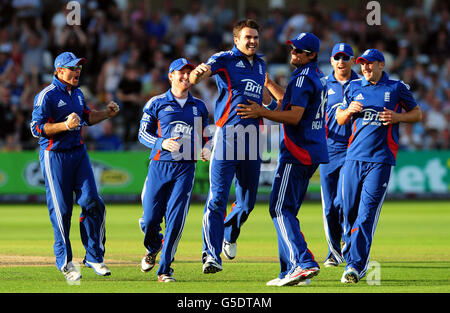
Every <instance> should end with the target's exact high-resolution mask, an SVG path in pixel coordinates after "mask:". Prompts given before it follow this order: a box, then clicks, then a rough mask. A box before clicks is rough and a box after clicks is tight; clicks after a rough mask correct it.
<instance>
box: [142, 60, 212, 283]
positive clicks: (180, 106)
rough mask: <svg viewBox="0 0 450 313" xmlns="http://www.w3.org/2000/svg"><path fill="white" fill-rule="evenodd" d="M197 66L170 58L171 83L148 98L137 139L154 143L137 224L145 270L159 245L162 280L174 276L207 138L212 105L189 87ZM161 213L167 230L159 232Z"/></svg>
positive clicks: (206, 152) (207, 152)
mask: <svg viewBox="0 0 450 313" xmlns="http://www.w3.org/2000/svg"><path fill="white" fill-rule="evenodd" d="M193 68H194V65H192V64H191V63H189V62H188V60H186V59H185V58H180V59H176V60H175V61H173V62H172V63H171V65H170V67H169V73H168V77H169V81H170V84H171V88H170V89H169V90H168V91H167V92H166V93H164V94H161V95H159V96H155V97H153V98H151V99H150V100H149V101H148V102H147V103H146V104H145V107H144V110H143V111H144V113H143V115H142V119H141V123H140V129H139V135H138V138H139V141H140V142H141V143H142V144H143V145H145V146H147V147H148V148H150V149H152V152H151V154H150V160H151V161H150V165H149V167H148V174H147V178H146V180H145V183H144V188H143V190H142V196H141V198H142V206H143V216H142V218H141V219H140V220H139V224H140V228H141V230H142V232H143V233H144V246H145V248H146V250H147V252H146V255H145V256H144V258H143V259H142V261H141V270H142V271H143V272H148V271H150V270H151V269H152V268H153V267H154V266H155V261H156V256H157V254H158V252H159V251H161V260H160V263H159V268H158V271H157V273H156V274H157V275H158V281H159V282H174V281H175V278H174V277H173V270H172V268H171V267H170V265H171V263H172V261H173V259H174V256H175V252H176V250H177V247H178V243H179V241H180V238H181V234H182V232H183V227H184V223H185V220H186V216H187V213H188V210H189V205H190V202H191V195H192V188H193V186H194V175H195V164H196V160H197V151H200V150H199V148H200V147H204V146H205V145H206V143H207V141H208V138H204V137H203V134H204V129H205V128H206V126H208V110H207V108H206V105H205V103H204V102H203V101H202V100H200V99H197V98H194V97H193V96H192V95H191V94H190V92H189V89H190V88H191V84H190V83H189V73H190V72H191V71H192V69H193ZM209 156H210V150H209V149H208V148H207V147H204V148H203V149H201V153H200V157H201V159H202V160H203V161H207V160H208V159H209ZM163 218H164V219H165V232H164V236H163V235H162V234H161V233H160V232H161V223H162V221H163ZM163 238H164V240H163ZM163 242H164V244H163Z"/></svg>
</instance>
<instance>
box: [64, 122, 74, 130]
mask: <svg viewBox="0 0 450 313" xmlns="http://www.w3.org/2000/svg"><path fill="white" fill-rule="evenodd" d="M64 124H65V125H66V128H67V130H72V128H70V127H69V123H67V121H65V122H64Z"/></svg>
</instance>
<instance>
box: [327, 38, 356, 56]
mask: <svg viewBox="0 0 450 313" xmlns="http://www.w3.org/2000/svg"><path fill="white" fill-rule="evenodd" d="M338 53H343V54H345V55H348V56H349V57H352V56H353V49H352V46H350V45H349V44H346V43H343V42H340V43H337V44H335V45H334V47H333V51H332V52H331V56H332V57H334V56H335V55H336V54H338Z"/></svg>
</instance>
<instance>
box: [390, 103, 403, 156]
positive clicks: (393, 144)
mask: <svg viewBox="0 0 450 313" xmlns="http://www.w3.org/2000/svg"><path fill="white" fill-rule="evenodd" d="M399 105H401V106H402V107H403V105H404V104H402V103H401V102H400V103H397V105H396V106H395V109H394V112H397V109H398V106H399ZM392 126H393V125H392V124H391V125H389V129H388V133H387V143H388V147H389V150H391V152H392V154H393V155H394V159H397V152H398V143H396V142H395V140H394V137H392Z"/></svg>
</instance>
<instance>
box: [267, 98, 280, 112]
mask: <svg viewBox="0 0 450 313" xmlns="http://www.w3.org/2000/svg"><path fill="white" fill-rule="evenodd" d="M263 105H264V107H265V108H266V109H268V110H271V111H273V110H275V109H276V108H277V107H278V103H277V102H276V101H275V99H272V101H271V102H270V103H269V104H267V105H265V104H263Z"/></svg>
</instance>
